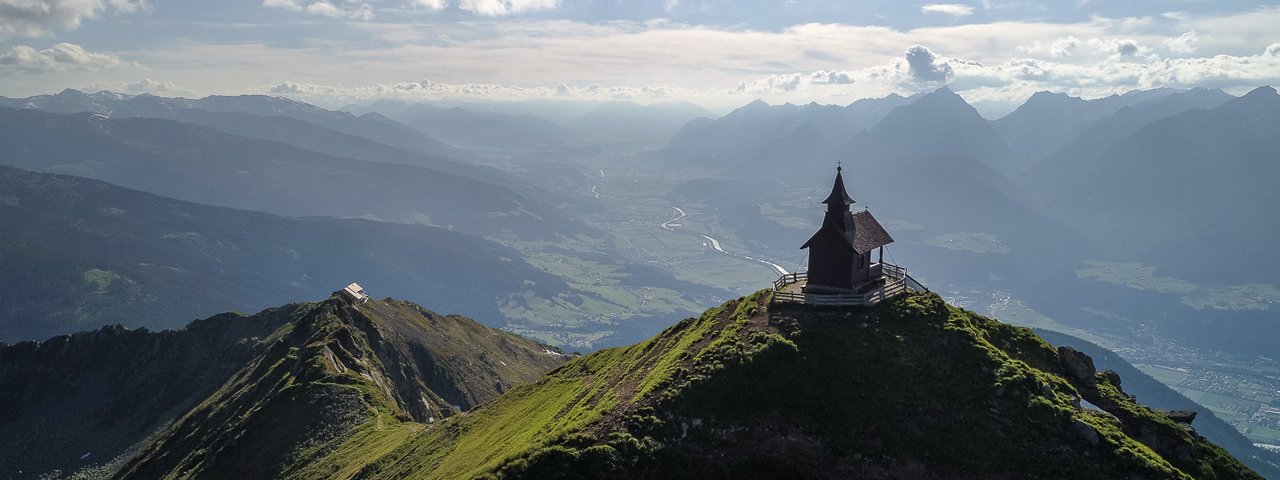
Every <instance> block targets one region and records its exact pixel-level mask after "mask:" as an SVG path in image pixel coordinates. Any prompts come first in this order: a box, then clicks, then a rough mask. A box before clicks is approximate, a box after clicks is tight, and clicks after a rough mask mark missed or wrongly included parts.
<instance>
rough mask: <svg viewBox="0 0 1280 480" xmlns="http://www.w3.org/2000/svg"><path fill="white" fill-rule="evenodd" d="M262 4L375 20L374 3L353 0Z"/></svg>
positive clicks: (264, 0) (288, 0)
mask: <svg viewBox="0 0 1280 480" xmlns="http://www.w3.org/2000/svg"><path fill="white" fill-rule="evenodd" d="M419 1H420V0H419ZM262 6H264V7H270V8H283V9H285V10H292V11H295V12H306V13H308V14H311V15H319V16H322V17H329V18H350V19H356V20H373V16H374V15H373V6H372V5H370V4H368V3H365V2H360V1H353V0H337V2H336V3H335V2H334V1H330V0H311V1H306V0H262Z"/></svg>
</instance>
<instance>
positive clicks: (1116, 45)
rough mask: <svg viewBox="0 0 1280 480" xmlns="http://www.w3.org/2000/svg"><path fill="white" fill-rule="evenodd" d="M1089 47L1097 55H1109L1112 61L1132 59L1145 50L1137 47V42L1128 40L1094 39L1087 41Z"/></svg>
mask: <svg viewBox="0 0 1280 480" xmlns="http://www.w3.org/2000/svg"><path fill="white" fill-rule="evenodd" d="M1089 45H1092V46H1093V47H1094V49H1095V50H1096V51H1097V52H1098V53H1101V54H1104V55H1110V56H1111V59H1112V60H1120V59H1125V58H1133V57H1137V56H1139V54H1145V53H1146V49H1145V48H1143V47H1142V46H1140V45H1138V42H1137V41H1135V40H1133V39H1128V38H1123V39H1118V38H1111V39H1107V40H1101V39H1097V38H1095V39H1091V40H1089Z"/></svg>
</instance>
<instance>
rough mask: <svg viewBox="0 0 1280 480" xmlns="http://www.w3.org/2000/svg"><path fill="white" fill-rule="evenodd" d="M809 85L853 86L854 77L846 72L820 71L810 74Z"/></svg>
mask: <svg viewBox="0 0 1280 480" xmlns="http://www.w3.org/2000/svg"><path fill="white" fill-rule="evenodd" d="M809 83H812V84H817V85H851V84H853V83H854V80H853V75H852V74H850V73H849V72H846V71H844V70H830V71H826V70H818V71H816V72H813V73H810V74H809Z"/></svg>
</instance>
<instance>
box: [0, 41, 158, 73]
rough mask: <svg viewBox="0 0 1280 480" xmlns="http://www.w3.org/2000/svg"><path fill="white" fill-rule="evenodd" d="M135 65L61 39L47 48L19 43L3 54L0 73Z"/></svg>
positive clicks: (46, 71)
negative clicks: (60, 41)
mask: <svg viewBox="0 0 1280 480" xmlns="http://www.w3.org/2000/svg"><path fill="white" fill-rule="evenodd" d="M132 66H136V65H135V64H133V63H131V62H126V61H124V60H122V59H121V58H120V57H117V56H115V55H111V54H106V53H93V52H89V51H87V50H85V49H84V48H81V47H80V46H79V45H75V44H71V43H59V44H57V45H54V46H53V47H50V48H47V49H44V50H36V49H34V48H31V47H28V46H26V45H18V46H16V47H13V48H11V49H9V51H8V52H7V53H4V54H2V55H0V75H9V74H14V73H34V74H40V73H53V72H63V71H72V70H105V69H117V68H127V67H132Z"/></svg>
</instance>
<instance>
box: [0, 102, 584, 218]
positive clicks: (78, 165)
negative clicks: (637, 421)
mask: <svg viewBox="0 0 1280 480" xmlns="http://www.w3.org/2000/svg"><path fill="white" fill-rule="evenodd" d="M0 125H3V126H4V128H3V130H0V142H4V143H5V144H6V145H9V146H10V148H11V150H10V154H9V155H5V156H4V157H3V158H0V163H3V164H6V165H10V166H15V167H20V168H25V169H31V170H39V171H47V172H53V173H66V174H73V175H78V176H83V177H88V178H94V179H97V180H102V181H106V182H110V183H113V184H116V185H120V186H124V187H129V188H135V189H138V190H143V191H147V192H151V193H156V194H159V195H164V196H167V197H172V198H177V199H181V200H188V201H193V202H197V203H203V204H208V205H218V206H226V207H233V208H245V209H254V210H260V211H266V212H270V213H276V214H280V215H290V216H311V215H326V216H334V217H365V218H372V219H380V220H384V221H392V222H400V223H419V224H429V225H436V226H441V227H446V228H455V229H458V230H462V231H465V232H470V233H476V234H482V235H488V234H496V233H499V232H503V231H507V232H513V233H515V234H516V235H524V236H531V237H533V238H545V237H547V236H554V235H555V234H557V233H560V234H574V233H578V232H581V231H583V227H582V226H580V225H575V224H574V223H573V222H571V221H569V220H567V219H564V218H562V217H560V216H559V215H558V214H557V212H556V210H555V209H553V208H551V207H550V206H547V205H545V204H542V203H541V202H538V201H535V200H531V199H529V198H526V197H524V196H522V195H520V194H518V193H516V192H514V191H512V190H510V189H508V188H505V187H502V186H499V185H495V184H492V183H485V182H482V181H478V180H474V179H471V178H467V177H463V176H460V175H455V174H450V173H446V172H443V171H437V170H430V169H426V168H421V167H414V166H409V165H397V164H388V163H381V162H367V161H360V160H353V159H348V158H342V157H337V156H334V155H329V154H324V153H319V152H315V151H312V150H306V149H303V148H299V147H296V146H293V145H288V144H285V143H280V142H275V141H267V140H257V139H250V138H245V137H240V136H235V135H231V134H228V133H225V132H222V131H220V130H215V129H212V128H207V127H202V126H198V125H193V124H188V123H180V122H174V121H171V120H164V119H156V118H111V117H108V116H105V115H102V114H97V113H79V114H70V115H59V114H51V113H46V112H42V111H38V110H30V109H22V110H15V109H8V108H0Z"/></svg>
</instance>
